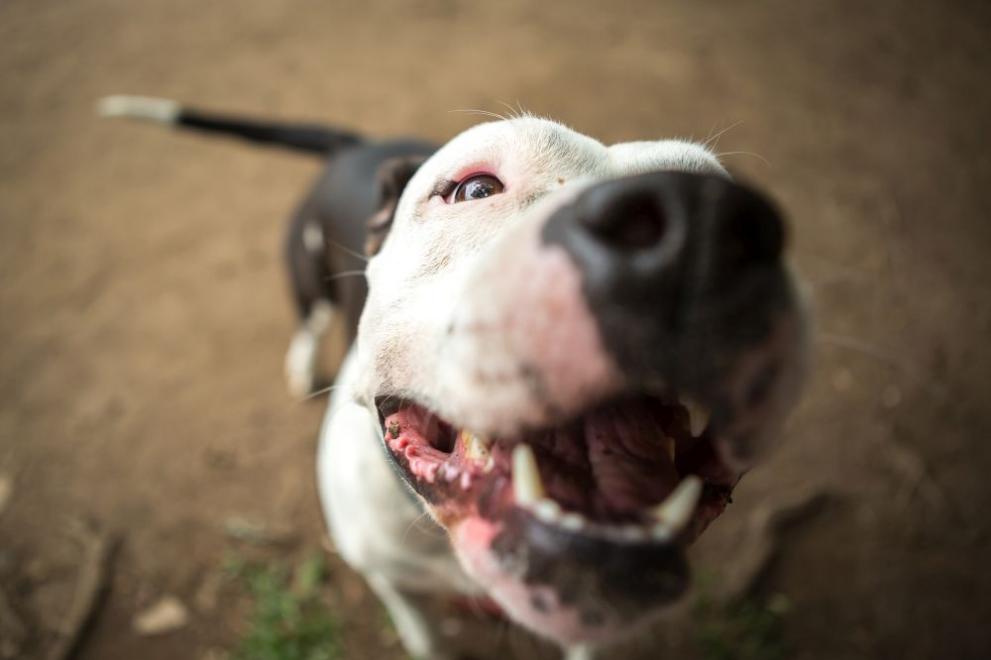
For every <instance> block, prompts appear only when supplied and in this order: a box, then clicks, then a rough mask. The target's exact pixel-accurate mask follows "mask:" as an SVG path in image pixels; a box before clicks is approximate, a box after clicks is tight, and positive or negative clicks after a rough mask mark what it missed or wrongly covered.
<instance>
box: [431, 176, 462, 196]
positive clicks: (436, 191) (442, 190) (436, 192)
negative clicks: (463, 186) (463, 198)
mask: <svg viewBox="0 0 991 660" xmlns="http://www.w3.org/2000/svg"><path fill="white" fill-rule="evenodd" d="M459 183H461V182H460V181H455V180H453V179H440V180H439V181H438V182H437V183H435V184H434V187H433V190H431V191H430V198H434V197H442V198H444V199H447V198H448V197H449V196H450V195H451V194H452V193H453V192H454V189H455V188H457V187H458V184H459Z"/></svg>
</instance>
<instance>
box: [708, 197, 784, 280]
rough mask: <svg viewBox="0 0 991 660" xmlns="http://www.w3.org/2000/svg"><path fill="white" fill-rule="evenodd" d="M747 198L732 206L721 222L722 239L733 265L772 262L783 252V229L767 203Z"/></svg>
mask: <svg viewBox="0 0 991 660" xmlns="http://www.w3.org/2000/svg"><path fill="white" fill-rule="evenodd" d="M748 201H749V202H750V203H744V204H740V205H739V206H737V207H736V208H733V209H732V210H730V212H729V213H727V214H726V215H727V217H725V219H724V220H723V222H722V231H721V232H720V233H721V234H722V235H721V237H720V240H719V242H720V243H721V244H722V251H723V259H724V260H725V262H726V265H727V266H730V267H732V266H737V267H742V266H744V265H746V264H749V263H767V262H772V261H775V260H777V259H778V257H779V256H780V255H781V249H782V243H783V242H784V235H783V233H784V232H783V227H782V226H781V222H780V220H779V219H778V217H777V214H776V213H775V212H774V211H773V210H772V209H770V208H769V207H768V206H767V205H766V204H763V203H757V201H756V200H748Z"/></svg>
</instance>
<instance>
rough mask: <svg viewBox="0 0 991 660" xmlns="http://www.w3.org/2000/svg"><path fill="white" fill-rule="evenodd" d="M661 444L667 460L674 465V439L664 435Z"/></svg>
mask: <svg viewBox="0 0 991 660" xmlns="http://www.w3.org/2000/svg"><path fill="white" fill-rule="evenodd" d="M661 444H662V445H664V451H665V452H667V455H668V458H670V459H671V462H672V463H674V457H675V444H674V438H670V437H668V436H666V435H662V436H661Z"/></svg>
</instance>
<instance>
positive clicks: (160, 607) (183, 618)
mask: <svg viewBox="0 0 991 660" xmlns="http://www.w3.org/2000/svg"><path fill="white" fill-rule="evenodd" d="M187 623H189V611H188V610H187V609H186V606H185V605H183V604H182V602H181V601H180V600H179V599H178V598H176V597H175V596H163V597H162V598H161V599H160V600H159V601H158V602H156V603H155V604H154V605H152V606H151V607H149V608H147V609H146V610H144V611H142V612H138V614H137V615H136V616H135V617H134V622H133V624H132V625H133V626H134V630H135V632H137V633H138V634H139V635H162V634H164V633H168V632H172V631H173V630H178V629H179V628H182V627H183V626H185V625H186V624H187Z"/></svg>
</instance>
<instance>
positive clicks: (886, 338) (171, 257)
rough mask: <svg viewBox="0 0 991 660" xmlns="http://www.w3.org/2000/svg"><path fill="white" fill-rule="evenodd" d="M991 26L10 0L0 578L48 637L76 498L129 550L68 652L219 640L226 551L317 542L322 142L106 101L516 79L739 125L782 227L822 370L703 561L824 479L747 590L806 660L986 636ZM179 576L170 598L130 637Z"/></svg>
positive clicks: (810, 6) (704, 122) (467, 91)
mask: <svg viewBox="0 0 991 660" xmlns="http://www.w3.org/2000/svg"><path fill="white" fill-rule="evenodd" d="M989 44H991V5H989V4H988V3H986V2H976V1H975V2H970V3H967V2H956V3H953V2H941V3H936V2H933V3H928V4H923V3H912V2H895V1H892V0H883V1H880V0H879V1H877V2H870V3H864V2H859V1H855V0H844V1H842V2H795V1H794V0H768V1H759V2H748V3H741V2H734V1H731V0H713V1H711V2H684V3H678V4H674V3H671V4H665V3H660V2H647V1H643V2H633V1H629V2H628V1H625V0H616V1H614V2H610V3H593V2H577V1H575V2H569V3H560V4H552V3H527V2H516V1H508V2H493V3H462V2H456V1H454V0H429V1H428V0H424V1H420V2H403V3H400V2H381V1H375V2H366V3H364V4H363V6H361V8H359V7H358V5H357V4H352V3H331V2H316V1H306V0H292V1H287V2H272V1H271V0H242V1H240V2H201V1H199V0H196V1H194V0H154V1H152V0H147V1H144V2H141V3H131V2H120V1H115V0H74V1H73V2H58V1H55V0H44V1H42V0H6V1H3V2H0V145H2V148H0V274H2V275H0V491H3V490H4V486H6V487H8V489H9V496H4V494H3V493H2V492H0V587H2V593H3V594H4V595H5V600H6V601H7V602H8V604H9V605H10V606H11V607H12V608H13V610H14V613H15V614H16V615H17V617H16V619H17V620H20V621H21V622H22V623H23V624H24V627H25V629H27V633H26V635H27V636H28V637H30V636H31V635H36V636H37V635H39V634H41V635H43V636H46V637H45V639H47V640H49V641H51V639H53V638H55V637H57V636H58V634H59V633H58V632H57V630H58V628H59V626H63V625H64V624H65V617H66V614H65V613H66V612H67V610H68V609H69V608H70V603H71V602H72V594H73V593H74V592H76V591H78V589H79V583H80V581H81V580H80V566H82V565H84V562H83V561H82V559H81V557H83V556H84V553H81V551H80V550H79V547H80V546H79V545H78V544H77V541H76V540H75V536H73V531H72V530H73V529H74V527H73V525H74V523H75V522H78V521H80V520H83V521H88V522H89V524H91V525H93V527H94V528H95V529H98V530H101V531H102V533H105V534H108V535H109V536H110V537H112V538H113V539H115V542H116V544H115V550H114V552H113V553H112V557H111V559H110V561H109V563H108V565H109V567H110V571H109V576H110V582H109V593H108V594H107V596H108V597H107V598H106V599H105V600H104V601H103V603H102V605H101V606H100V607H99V610H98V611H97V612H96V618H95V620H94V626H93V628H92V630H91V631H90V634H89V635H88V636H87V637H86V638H85V639H84V640H83V643H82V645H81V653H80V655H79V657H81V658H85V659H96V658H130V657H142V658H145V659H147V660H155V659H159V658H162V659H164V658H214V657H219V656H218V653H219V649H223V648H226V647H229V646H230V644H231V643H232V642H233V640H234V639H236V638H237V636H238V634H239V633H240V631H241V630H242V629H243V615H244V603H243V599H241V598H239V597H238V596H237V595H236V594H232V593H230V588H229V586H224V585H223V584H220V583H218V578H217V575H218V574H219V572H220V571H221V567H222V566H223V565H224V562H225V561H226V560H227V559H228V558H229V557H230V556H232V553H233V554H235V555H238V554H239V553H242V554H243V553H256V554H261V556H263V557H267V558H276V557H279V556H297V555H299V554H302V553H306V552H310V551H312V550H314V549H318V548H319V547H320V545H321V539H322V531H323V529H322V522H321V519H320V514H319V510H318V506H317V501H316V496H315V489H314V483H313V465H314V460H313V456H314V449H315V441H316V431H317V427H318V424H319V422H320V419H321V414H322V402H312V403H308V404H300V403H295V402H293V401H292V400H291V399H290V398H289V396H288V395H287V393H286V390H285V387H284V385H283V381H282V375H281V368H282V357H283V351H284V349H285V346H286V343H287V340H288V337H289V335H290V332H291V330H292V318H291V314H290V308H289V305H288V299H287V296H286V295H285V289H286V286H285V281H284V278H283V274H282V271H281V262H280V241H281V232H282V228H283V221H284V218H286V216H287V214H288V212H289V211H290V210H291V208H292V207H293V205H294V203H295V202H296V200H297V199H298V198H299V196H300V194H301V193H302V191H303V190H304V189H305V188H306V186H307V184H308V182H309V180H310V179H311V177H313V176H314V175H315V174H316V173H317V171H318V169H319V163H317V162H315V161H311V160H308V159H307V158H304V157H300V156H296V155H292V154H285V153H282V152H276V151H272V150H263V149H257V148H252V147H248V146H244V145H241V144H236V143H231V142H223V141H218V140H210V139H206V138H203V137H198V136H190V135H188V134H187V135H179V134H176V133H169V132H167V131H162V130H157V129H154V128H152V127H148V126H138V125H133V124H125V123H121V122H108V121H101V120H98V119H96V118H95V116H94V114H93V104H94V101H95V100H96V99H97V98H99V97H100V96H102V95H104V94H110V93H122V92H124V93H141V94H149V95H160V96H167V97H173V98H177V99H182V100H183V101H186V102H188V103H190V104H196V105H200V106H204V107H209V108H214V109H219V110H231V111H239V112H244V113H251V114H257V115H261V116H272V117H281V118H302V119H312V120H320V121H326V122H331V123H337V124H343V125H347V126H351V127H354V128H357V129H360V130H362V131H365V132H367V133H368V134H371V135H382V136H384V135H394V134H409V133H413V134H417V135H421V136H426V137H429V138H433V139H437V140H444V139H446V138H448V137H450V136H452V135H453V134H454V133H456V132H457V131H459V130H461V129H463V128H465V127H467V126H469V125H471V124H473V123H475V122H477V121H480V118H479V117H478V116H474V115H471V114H467V113H463V112H456V111H455V110H460V109H471V108H480V109H486V110H491V111H496V112H499V111H501V110H502V109H503V108H504V107H505V106H504V104H509V105H512V106H515V105H517V103H520V104H522V105H523V106H524V107H526V108H527V109H529V110H531V111H533V112H536V113H538V114H543V115H547V116H550V117H553V118H556V119H559V120H561V121H563V122H565V123H567V124H569V125H571V126H573V127H575V128H577V129H579V130H581V131H582V132H585V133H588V134H591V135H593V136H595V137H597V138H599V139H601V140H603V141H605V142H611V141H620V140H628V139H645V138H649V137H664V136H685V137H694V138H697V139H705V138H708V137H712V136H713V135H715V133H717V132H719V131H721V130H723V129H728V130H726V132H725V134H723V135H722V137H721V138H720V139H719V141H718V150H719V151H720V152H722V153H725V154H726V155H725V157H724V158H725V161H726V163H727V164H728V165H729V166H730V167H731V168H732V169H733V170H734V172H736V173H737V174H738V175H740V176H741V177H743V178H745V179H747V180H749V181H752V182H754V183H756V184H758V185H760V186H762V187H764V188H765V189H766V190H767V191H769V192H770V193H771V194H772V196H773V197H775V198H776V199H777V200H778V201H779V202H780V204H781V205H782V206H783V207H784V209H786V211H787V212H788V214H789V216H790V217H791V219H792V229H793V232H792V248H791V254H792V256H793V260H794V263H795V265H796V268H797V270H798V272H799V273H800V274H801V276H802V278H803V280H804V282H805V283H806V284H807V286H808V289H809V292H810V294H811V299H812V301H813V305H814V309H815V318H816V333H815V339H814V348H815V362H814V369H813V373H812V380H811V383H810V385H809V387H808V390H807V392H806V396H805V399H804V403H803V404H802V406H801V408H800V410H799V411H798V413H797V414H796V415H795V416H794V417H793V419H792V420H791V422H790V424H789V428H788V432H787V434H786V436H785V438H784V442H783V443H782V444H781V446H780V447H779V448H777V449H776V450H775V451H774V452H773V453H772V454H770V455H769V456H768V457H767V459H766V461H765V462H764V463H763V464H762V465H761V466H760V467H759V468H758V469H756V470H754V471H753V473H752V474H751V475H749V476H748V478H747V479H746V480H745V481H744V482H743V484H742V486H741V487H740V489H739V490H738V497H737V498H736V500H737V501H736V504H734V505H733V508H732V511H731V513H730V514H727V516H726V517H725V518H724V519H722V520H720V521H719V522H718V523H717V524H716V525H715V527H714V529H713V530H712V532H711V533H710V535H708V536H707V537H705V538H704V540H703V542H702V544H701V547H700V548H699V550H698V552H699V555H700V557H701V558H702V559H700V561H701V562H702V563H703V564H704V565H705V566H706V567H707V568H706V570H710V571H713V572H715V573H716V574H722V572H724V571H725V572H727V573H732V572H733V571H734V570H736V569H737V568H738V567H739V565H740V564H741V562H743V561H744V560H743V559H742V558H741V552H740V548H742V547H744V546H745V545H746V544H745V542H744V541H740V540H739V539H740V538H742V537H739V535H740V534H745V532H746V529H751V527H752V526H751V527H748V526H747V525H745V524H744V523H745V522H746V521H751V522H753V521H755V520H757V521H759V520H761V519H762V518H761V515H763V513H762V512H767V511H773V510H775V509H776V507H778V506H779V505H780V504H781V503H783V502H790V501H796V499H797V500H801V499H802V498H803V497H806V496H807V495H808V494H810V493H819V492H822V493H827V494H828V495H827V497H828V499H827V500H826V503H825V505H824V506H821V507H819V508H818V509H816V511H815V514H814V515H808V516H803V517H802V519H801V520H799V521H796V522H794V524H791V525H787V526H784V527H783V528H782V530H781V533H780V534H779V535H778V536H777V537H776V538H777V543H778V545H777V552H776V557H777V561H775V562H774V563H772V564H771V565H770V566H769V567H768V569H767V571H765V573H764V574H763V575H762V579H761V581H760V584H761V589H765V590H771V591H773V592H775V593H782V594H785V595H786V596H787V598H788V600H789V601H790V603H791V608H790V610H789V613H788V616H787V619H786V626H785V634H786V637H787V639H788V642H789V645H790V647H791V648H792V649H793V655H794V657H797V658H810V659H811V658H900V659H906V660H908V659H915V658H934V657H946V658H987V657H991V627H989V626H988V622H989V621H991V603H989V600H991V595H989V594H991V569H989V566H988V558H989V557H991V519H989V517H988V515H987V509H985V508H984V507H985V506H987V505H988V503H989V500H991V498H989V495H991V485H989V483H988V480H987V478H986V475H987V469H988V467H989V466H991V408H989V396H991V357H989V355H988V352H987V351H986V350H985V348H986V344H987V341H988V339H989V337H991V295H989V291H988V282H989V281H991V258H989V257H991V201H989V199H991V198H989V196H988V190H989V189H991V149H989V147H991V144H989V135H988V118H989V117H991V85H989V84H988V83H989V81H991V47H989ZM245 528H247V529H249V530H252V529H260V530H262V533H263V534H264V535H265V538H264V539H262V540H263V541H265V542H266V543H262V544H261V545H260V546H259V545H258V544H257V543H256V544H255V545H254V546H251V545H250V544H246V543H245V542H243V541H237V540H236V539H235V538H233V537H235V536H237V535H238V534H237V531H238V530H241V531H242V532H243V531H244V529H245ZM741 530H743V531H741ZM241 535H242V536H243V534H241ZM743 554H745V553H743ZM727 579H728V578H727ZM218 585H219V586H218ZM331 592H332V596H331V597H332V598H333V602H334V605H335V608H336V610H335V611H337V612H338V613H339V616H340V618H341V621H342V622H343V627H344V636H345V643H346V647H347V649H348V657H351V658H380V657H397V656H398V651H397V649H396V647H395V641H394V639H392V638H391V637H390V635H389V633H388V632H387V631H385V629H384V626H383V624H382V621H383V615H382V613H381V611H380V610H379V608H378V606H377V604H376V603H375V601H374V600H373V599H372V597H371V596H370V595H369V594H368V593H367V591H366V590H365V588H364V587H363V585H362V583H361V582H360V580H358V579H357V578H356V577H355V576H353V575H352V574H351V573H349V572H348V571H347V570H346V569H345V568H344V567H343V566H342V565H341V564H340V563H339V562H337V561H336V560H332V565H331ZM165 594H173V595H175V596H176V597H178V598H179V599H180V600H182V602H184V603H185V604H186V605H187V607H188V608H189V610H190V614H191V618H190V621H189V623H188V624H187V625H185V626H184V627H182V628H180V629H179V630H177V631H175V632H172V633H169V634H165V635H160V636H155V637H145V636H140V635H138V634H136V633H135V632H133V630H132V627H131V621H132V617H133V615H134V613H135V612H136V611H139V610H141V609H142V608H144V607H146V606H148V605H149V604H151V603H153V602H155V601H156V600H157V599H158V598H159V597H161V596H163V595H165ZM0 604H2V603H0ZM3 616H5V615H4V614H3V612H2V610H0V618H2V617H3ZM14 621H15V619H14V618H12V617H11V616H8V618H7V619H6V629H7V630H8V633H7V634H8V635H14V633H11V632H9V631H10V629H11V625H12V622H14ZM0 629H4V626H0ZM32 631H33V632H32ZM12 639H13V638H12V637H8V639H7V640H6V641H7V643H14V642H16V640H14V642H12V641H11V640H12ZM24 644H28V642H24ZM10 648H14V647H10ZM23 648H24V649H27V650H25V651H24V652H25V653H29V652H31V651H30V648H32V647H30V645H29V644H28V645H27V646H24V647H23ZM33 648H34V649H35V651H34V652H37V649H38V648H40V647H39V646H37V645H36V646H35V647H33ZM0 651H2V648H0Z"/></svg>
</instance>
